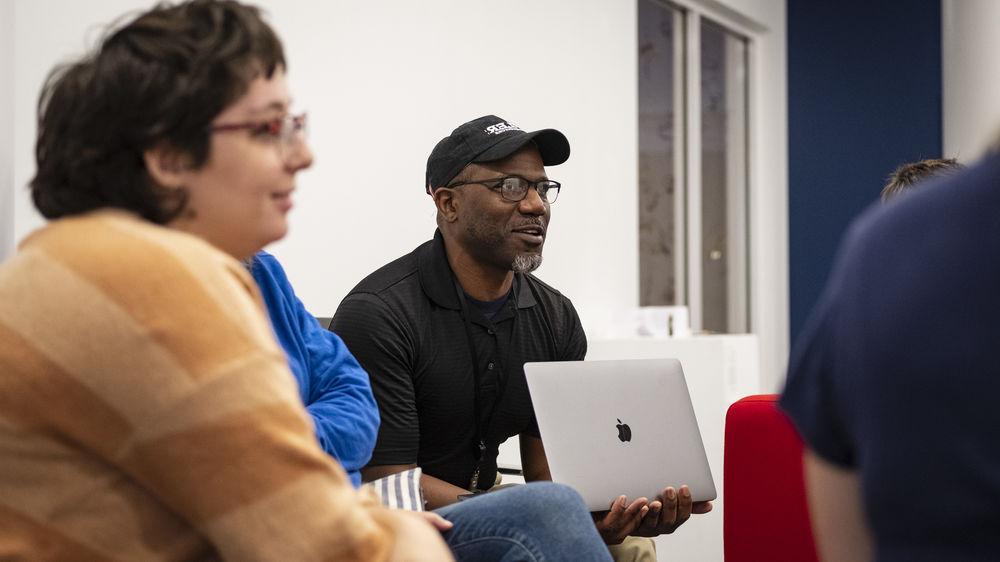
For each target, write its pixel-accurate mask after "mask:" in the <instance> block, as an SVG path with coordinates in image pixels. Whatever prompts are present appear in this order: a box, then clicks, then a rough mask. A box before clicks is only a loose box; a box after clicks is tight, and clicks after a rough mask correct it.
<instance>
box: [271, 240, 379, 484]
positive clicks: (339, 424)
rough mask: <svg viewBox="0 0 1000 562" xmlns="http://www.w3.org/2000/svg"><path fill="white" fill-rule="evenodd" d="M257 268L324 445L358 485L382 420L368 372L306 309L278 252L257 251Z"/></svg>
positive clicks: (275, 324) (276, 330)
mask: <svg viewBox="0 0 1000 562" xmlns="http://www.w3.org/2000/svg"><path fill="white" fill-rule="evenodd" d="M251 274H252V275H253V278H254V280H255V281H256V282H257V285H258V286H259V287H260V291H261V294H262V295H263V297H264V303H265V304H266V305H267V312H268V315H269V316H270V317H271V326H272V327H273V328H274V334H275V336H276V337H277V339H278V343H280V344H281V347H282V348H283V349H284V350H285V354H286V355H287V356H288V366H289V367H290V368H291V370H292V374H293V375H295V380H296V382H298V386H299V395H300V396H301V397H302V403H303V404H305V406H306V409H307V410H308V411H309V414H310V415H311V416H312V419H313V423H314V425H315V426H316V438H317V439H318V440H319V444H320V446H322V447H323V450H324V451H326V452H327V453H329V454H330V455H331V456H333V457H334V458H335V459H337V460H338V461H339V462H340V464H341V465H342V466H343V467H344V470H346V471H347V474H348V476H350V478H351V482H352V483H353V484H354V485H355V486H358V485H360V484H361V473H360V470H361V468H362V467H363V466H365V464H366V463H367V462H368V459H370V458H371V455H372V450H373V449H374V448H375V438H376V436H377V435H378V426H379V414H378V406H377V405H376V404H375V398H374V397H373V396H372V389H371V384H370V383H369V381H368V373H366V372H365V371H364V369H362V368H361V365H359V364H358V362H357V360H356V359H355V358H354V356H353V355H351V352H350V351H348V350H347V346H345V345H344V342H343V341H341V339H340V337H339V336H337V335H336V334H334V333H333V332H331V331H329V330H326V329H324V328H323V327H321V326H320V325H319V322H317V321H316V319H315V318H314V317H313V316H312V315H311V314H309V312H307V311H306V309H305V306H303V305H302V302H301V301H299V299H298V297H296V296H295V292H294V291H293V290H292V286H291V284H290V283H289V282H288V278H287V277H286V276H285V271H284V269H282V267H281V264H280V263H278V260H277V259H275V258H274V256H272V255H270V254H268V253H266V252H260V253H258V254H257V255H255V256H254V257H253V263H252V267H251Z"/></svg>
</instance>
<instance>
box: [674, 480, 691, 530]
mask: <svg viewBox="0 0 1000 562" xmlns="http://www.w3.org/2000/svg"><path fill="white" fill-rule="evenodd" d="M677 496H678V500H677V524H678V525H679V524H681V523H683V522H685V521H687V520H688V518H690V517H691V488H688V487H687V486H681V489H680V491H679V493H678V494H677Z"/></svg>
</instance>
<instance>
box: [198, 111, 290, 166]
mask: <svg viewBox="0 0 1000 562" xmlns="http://www.w3.org/2000/svg"><path fill="white" fill-rule="evenodd" d="M306 125H307V121H306V114H305V113H302V114H299V115H286V116H284V117H276V118H274V119H269V120H267V121H254V122H252V123H225V124H222V125H212V127H211V128H210V129H209V130H210V131H212V132H213V133H225V132H227V131H243V130H247V131H250V136H252V137H256V138H261V139H264V140H269V141H272V142H275V143H277V144H278V148H279V150H280V153H281V157H282V159H285V158H286V157H287V156H288V155H289V154H291V153H292V151H293V150H294V149H295V148H296V146H298V143H300V142H302V141H303V140H305V138H306V135H307V134H308V131H309V129H308V127H307V126H306Z"/></svg>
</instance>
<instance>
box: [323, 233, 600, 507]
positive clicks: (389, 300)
mask: <svg viewBox="0 0 1000 562" xmlns="http://www.w3.org/2000/svg"><path fill="white" fill-rule="evenodd" d="M462 309H463V307H462V306H461V301H460V300H459V296H458V291H457V289H456V284H455V281H454V276H453V274H452V271H451V267H450V266H449V265H448V259H447V256H446V255H445V248H444V240H443V238H442V237H441V232H440V231H438V232H436V233H435V234H434V239H433V240H431V241H428V242H426V243H424V244H422V245H420V246H418V247H417V248H416V249H415V250H414V251H413V252H411V253H409V254H407V255H405V256H403V257H401V258H399V259H397V260H395V261H393V262H391V263H389V264H387V265H385V266H383V267H382V268H380V269H378V270H377V271H375V272H374V273H372V274H371V275H369V276H368V277H366V278H365V279H364V280H363V281H361V283H359V284H358V286H357V287H355V288H354V289H353V290H352V291H351V292H350V294H348V295H347V297H346V298H345V299H344V301H343V302H342V303H340V307H339V308H338V309H337V313H336V315H335V316H334V318H333V322H332V324H331V326H330V329H331V330H333V331H335V332H336V333H337V334H338V335H339V336H340V337H341V338H343V340H344V342H345V343H346V344H347V347H348V348H349V349H350V350H351V353H353V354H354V356H355V357H357V358H358V361H360V362H361V365H362V366H363V367H364V368H365V370H367V371H368V374H369V376H370V377H371V383H372V390H373V391H374V394H375V400H376V401H377V402H378V405H379V412H380V414H381V417H382V424H381V427H380V428H379V434H378V441H377V442H376V444H375V451H374V453H373V454H372V459H371V461H370V462H369V465H372V466H375V465H387V464H414V463H415V464H417V465H418V466H420V467H421V468H422V469H423V470H424V472H426V473H427V474H429V475H431V476H434V477H436V478H440V479H441V480H444V481H446V482H450V483H452V484H454V485H456V486H460V487H462V488H467V487H468V486H469V482H470V479H471V477H472V473H473V471H474V470H475V468H476V464H477V460H478V457H479V452H478V440H477V435H479V432H480V431H482V433H483V437H484V439H483V440H484V441H485V443H486V445H487V451H486V454H485V460H484V462H483V465H482V467H481V471H480V478H479V481H480V483H481V487H485V486H487V485H489V484H492V482H493V480H494V478H495V476H496V455H497V448H498V447H499V444H500V443H502V442H503V441H505V440H507V438H508V437H511V436H513V435H517V434H519V433H527V434H529V435H532V436H535V437H538V424H537V422H536V421H535V414H534V410H533V409H532V407H531V398H530V397H529V395H528V387H527V384H526V382H525V379H524V369H523V366H524V364H525V363H526V362H529V361H572V360H582V359H583V358H584V356H585V355H586V353H587V338H586V336H585V335H584V333H583V326H582V325H581V324H580V318H579V316H578V315H577V313H576V309H574V308H573V304H572V303H571V302H570V301H569V299H567V298H566V297H564V296H563V295H562V294H560V293H559V291H556V290H555V289H553V288H552V287H549V286H548V285H546V284H545V283H542V282H541V281H539V280H538V279H537V278H536V277H535V276H533V275H530V274H527V275H525V274H515V276H514V285H513V288H512V292H511V295H510V298H509V299H508V300H507V303H506V304H505V305H504V307H503V309H501V310H500V312H499V313H497V314H496V316H494V318H493V320H492V321H490V320H487V319H486V317H485V316H483V314H482V312H480V311H479V309H478V308H477V307H476V306H466V307H465V310H466V311H467V313H468V318H469V323H468V324H469V326H470V328H471V336H472V338H471V339H472V342H471V345H470V341H469V339H470V338H469V335H467V334H469V333H470V332H467V330H466V322H465V320H463V315H462ZM471 347H474V348H475V352H473V350H472V349H470V348H471ZM474 355H475V357H474ZM474 376H478V377H479V385H478V387H479V393H480V404H481V407H480V408H479V411H480V423H479V424H477V423H476V419H475V418H476V410H477V408H476V386H477V385H476V383H475V380H474V379H473V377H474ZM487 422H488V423H487ZM479 428H483V429H481V430H480V429H479Z"/></svg>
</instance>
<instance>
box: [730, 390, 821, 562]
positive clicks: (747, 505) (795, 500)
mask: <svg viewBox="0 0 1000 562" xmlns="http://www.w3.org/2000/svg"><path fill="white" fill-rule="evenodd" d="M777 399H778V396H777V395H776V394H764V395H758V396H747V397H746V398H743V399H742V400H740V401H738V402H736V403H735V404H733V405H732V406H730V407H729V412H728V413H727V414H726V444H725V461H724V464H723V470H722V472H723V475H722V481H723V487H724V489H723V497H724V498H725V502H724V504H723V514H722V524H723V537H724V546H725V554H726V562H744V561H745V562H762V561H769V562H781V561H788V562H812V561H815V560H818V558H817V555H816V544H815V542H814V541H813V536H812V529H811V527H810V523H809V508H808V506H807V504H806V495H805V484H804V482H803V478H802V440H801V439H800V438H799V435H798V433H797V432H796V431H795V428H794V427H793V426H792V424H791V422H790V421H789V420H788V418H787V417H785V414H784V412H782V411H781V410H779V409H778V407H777V404H776V403H775V402H776V401H777Z"/></svg>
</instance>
